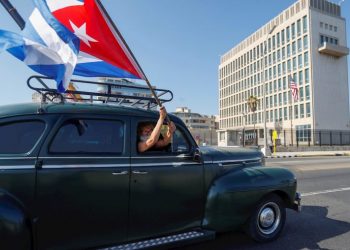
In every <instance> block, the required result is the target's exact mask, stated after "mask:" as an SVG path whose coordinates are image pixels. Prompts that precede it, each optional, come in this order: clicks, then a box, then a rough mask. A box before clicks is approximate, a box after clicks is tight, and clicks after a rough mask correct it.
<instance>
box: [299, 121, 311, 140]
mask: <svg viewBox="0 0 350 250" xmlns="http://www.w3.org/2000/svg"><path fill="white" fill-rule="evenodd" d="M295 128H296V132H297V134H296V136H297V141H299V142H307V141H310V140H311V125H310V124H308V125H297V126H295Z"/></svg>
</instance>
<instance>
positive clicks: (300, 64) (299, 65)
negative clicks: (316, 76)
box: [298, 54, 303, 68]
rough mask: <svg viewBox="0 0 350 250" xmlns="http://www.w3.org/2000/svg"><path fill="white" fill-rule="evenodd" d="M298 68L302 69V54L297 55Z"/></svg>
mask: <svg viewBox="0 0 350 250" xmlns="http://www.w3.org/2000/svg"><path fill="white" fill-rule="evenodd" d="M298 67H299V68H301V67H303V55H302V54H300V55H298Z"/></svg>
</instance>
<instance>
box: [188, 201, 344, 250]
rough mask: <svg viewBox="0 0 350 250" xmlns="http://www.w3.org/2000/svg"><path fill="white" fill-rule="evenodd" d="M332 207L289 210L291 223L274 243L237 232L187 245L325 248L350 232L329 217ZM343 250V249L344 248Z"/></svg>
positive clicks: (218, 249)
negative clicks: (335, 238)
mask: <svg viewBox="0 0 350 250" xmlns="http://www.w3.org/2000/svg"><path fill="white" fill-rule="evenodd" d="M327 215H328V208H327V207H319V206H305V207H303V211H302V212H301V213H296V212H294V211H287V222H286V225H285V228H284V230H283V232H282V234H281V235H280V237H279V238H278V239H277V240H276V241H274V242H270V243H264V244H261V243H256V242H254V241H252V240H251V239H250V238H249V237H248V236H247V235H245V234H243V233H240V232H235V233H226V234H222V235H218V236H217V238H216V240H214V241H208V242H203V243H201V244H197V245H191V246H187V247H185V248H181V249H186V250H190V249H191V250H193V249H194V250H199V249H201V250H202V249H206V250H231V249H259V250H260V249H261V250H270V249H283V250H287V249H290V250H295V249H324V250H326V249H327V248H322V247H321V246H320V245H319V243H320V242H322V241H325V240H327V239H331V238H333V237H337V236H340V235H342V234H345V233H347V232H350V223H348V222H343V221H338V220H334V219H330V218H327ZM342 249H343V248H342Z"/></svg>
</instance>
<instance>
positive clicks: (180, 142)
mask: <svg viewBox="0 0 350 250" xmlns="http://www.w3.org/2000/svg"><path fill="white" fill-rule="evenodd" d="M172 151H173V152H174V153H186V152H189V151H190V144H189V143H188V141H187V139H186V136H185V135H184V133H183V132H182V131H181V129H179V128H178V129H176V131H175V133H174V137H173V147H172Z"/></svg>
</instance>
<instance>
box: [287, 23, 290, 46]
mask: <svg viewBox="0 0 350 250" xmlns="http://www.w3.org/2000/svg"><path fill="white" fill-rule="evenodd" d="M286 34H287V42H288V41H289V40H290V28H289V26H288V27H287V29H286Z"/></svg>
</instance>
